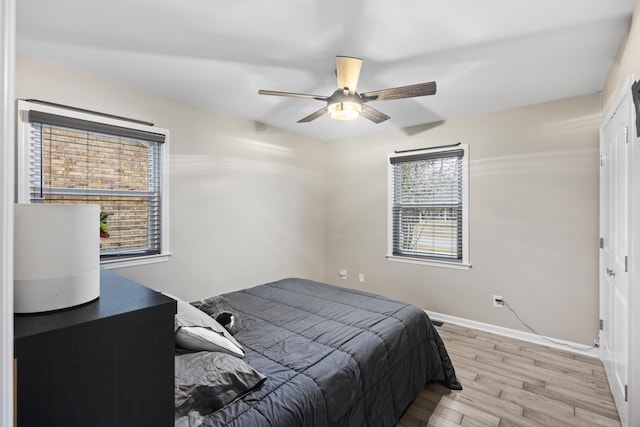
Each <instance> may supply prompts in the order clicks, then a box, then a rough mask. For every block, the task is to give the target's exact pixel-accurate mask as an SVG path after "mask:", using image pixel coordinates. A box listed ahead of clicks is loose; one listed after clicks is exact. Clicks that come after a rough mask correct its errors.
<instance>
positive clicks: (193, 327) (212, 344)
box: [165, 294, 244, 357]
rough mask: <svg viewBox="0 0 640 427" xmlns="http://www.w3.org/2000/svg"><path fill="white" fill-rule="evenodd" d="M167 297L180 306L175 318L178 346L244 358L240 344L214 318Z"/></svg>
mask: <svg viewBox="0 0 640 427" xmlns="http://www.w3.org/2000/svg"><path fill="white" fill-rule="evenodd" d="M165 295H167V296H168V297H170V298H173V299H175V300H176V302H177V305H178V312H177V313H176V316H175V331H176V344H178V345H179V346H180V347H183V348H186V349H187V350H195V351H202V350H206V351H220V352H223V353H229V354H232V355H233V356H236V357H244V350H243V348H242V346H241V345H240V343H238V341H236V339H235V338H234V337H233V335H231V334H230V333H229V331H227V330H226V329H225V328H224V327H223V326H222V325H221V324H220V323H218V322H217V321H216V320H215V319H214V318H212V317H210V316H209V315H207V313H205V312H203V311H201V310H198V309H197V308H195V307H194V306H192V305H191V304H189V303H187V302H185V301H182V300H181V299H180V298H176V297H175V296H173V295H168V294H165Z"/></svg>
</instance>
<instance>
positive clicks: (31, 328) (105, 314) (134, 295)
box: [14, 269, 176, 340]
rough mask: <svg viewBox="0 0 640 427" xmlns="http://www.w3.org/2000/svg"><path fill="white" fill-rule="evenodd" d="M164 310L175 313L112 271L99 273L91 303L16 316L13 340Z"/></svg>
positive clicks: (167, 302)
mask: <svg viewBox="0 0 640 427" xmlns="http://www.w3.org/2000/svg"><path fill="white" fill-rule="evenodd" d="M161 306H166V309H170V310H173V313H175V312H176V302H175V301H174V300H173V299H171V298H169V297H166V296H165V295H163V294H161V293H160V292H157V291H154V290H152V289H149V288H147V287H145V286H142V285H140V284H138V283H136V282H134V281H132V280H129V279H127V278H124V277H122V276H120V275H119V274H116V273H114V272H112V271H109V270H105V269H101V270H100V297H99V298H98V299H96V300H94V301H92V302H89V303H86V304H83V305H80V306H77V307H72V308H68V309H63V310H57V311H53V312H48V313H40V314H16V315H15V316H14V339H16V340H19V339H20V338H26V337H30V336H33V335H37V334H41V333H46V332H51V331H55V330H58V329H64V328H68V327H72V326H76V325H80V324H83V323H87V322H91V321H95V320H101V319H106V318H110V317H114V316H118V315H122V314H125V313H130V312H134V311H138V310H145V309H149V308H153V307H161Z"/></svg>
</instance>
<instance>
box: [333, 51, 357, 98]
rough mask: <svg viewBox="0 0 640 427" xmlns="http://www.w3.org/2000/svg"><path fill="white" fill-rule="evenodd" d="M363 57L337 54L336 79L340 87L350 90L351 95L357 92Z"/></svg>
mask: <svg viewBox="0 0 640 427" xmlns="http://www.w3.org/2000/svg"><path fill="white" fill-rule="evenodd" d="M361 68H362V59H360V58H353V57H351V56H336V80H337V81H338V89H345V88H347V89H348V90H349V95H353V94H354V93H356V87H357V86H358V79H359V78H360V69H361Z"/></svg>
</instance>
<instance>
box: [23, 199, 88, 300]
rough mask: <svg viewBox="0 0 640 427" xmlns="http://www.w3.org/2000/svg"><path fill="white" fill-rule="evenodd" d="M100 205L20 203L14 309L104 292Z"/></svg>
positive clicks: (86, 298) (85, 297) (79, 298)
mask: <svg viewBox="0 0 640 427" xmlns="http://www.w3.org/2000/svg"><path fill="white" fill-rule="evenodd" d="M99 224H100V206H98V205H79V204H78V205H60V204H17V205H15V207H14V272H13V273H14V291H13V294H14V300H13V301H14V312H15V313H40V312H46V311H52V310H59V309H63V308H68V307H73V306H77V305H80V304H84V303H87V302H90V301H93V300H95V299H96V298H98V297H99V296H100V234H99Z"/></svg>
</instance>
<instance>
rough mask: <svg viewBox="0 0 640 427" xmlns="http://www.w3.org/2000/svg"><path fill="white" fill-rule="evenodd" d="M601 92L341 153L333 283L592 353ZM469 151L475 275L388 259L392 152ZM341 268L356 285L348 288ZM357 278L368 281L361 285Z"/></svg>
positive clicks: (334, 162)
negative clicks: (457, 147)
mask: <svg viewBox="0 0 640 427" xmlns="http://www.w3.org/2000/svg"><path fill="white" fill-rule="evenodd" d="M599 106H600V98H599V96H598V95H597V94H594V95H589V96H583V97H578V98H572V99H567V100H562V101H558V102H552V103H547V104H541V105H535V106H530V107H525V108H519V109H514V110H508V111H504V112H498V113H493V114H487V115H482V116H475V117H470V118H465V119H460V120H452V121H449V122H446V123H444V124H442V125H440V126H436V127H432V128H428V127H425V128H424V129H420V128H412V129H408V130H405V131H403V130H399V131H397V132H394V133H388V134H385V135H381V136H377V137H368V138H363V139H357V140H350V141H340V142H336V143H332V144H331V147H330V154H329V185H328V193H327V194H328V202H327V215H328V216H327V218H328V219H327V278H328V280H329V281H330V282H331V283H334V284H338V285H346V286H350V287H355V288H361V289H364V290H369V291H373V292H378V293H382V294H386V295H390V296H392V297H397V298H400V299H403V300H407V301H410V302H413V303H415V304H417V305H419V306H421V307H422V308H424V309H427V310H431V311H435V312H440V313H443V314H447V315H452V316H457V317H462V318H466V319H471V320H475V321H479V322H485V323H490V324H494V325H499V326H503V327H507V328H513V329H519V330H525V329H524V328H523V326H522V325H521V324H520V323H519V322H518V321H517V320H516V319H515V318H514V316H513V315H512V314H511V313H510V312H509V311H508V310H506V309H495V308H493V306H492V295H493V294H499V295H502V296H503V297H504V298H505V299H506V301H507V302H508V303H509V304H510V305H511V306H512V307H513V308H514V309H516V311H517V312H518V313H519V314H520V316H521V317H522V318H523V319H525V320H526V321H528V322H529V323H530V325H531V326H532V327H534V328H535V329H537V330H538V331H539V332H540V333H541V334H543V335H547V336H551V337H555V338H559V339H564V340H569V341H573V342H579V343H582V344H592V343H593V340H594V339H595V338H596V337H597V332H598V320H597V319H598V186H599V184H598V125H599ZM455 142H462V143H466V144H468V145H469V159H470V260H471V264H472V265H473V267H472V268H471V269H470V270H469V271H459V270H451V269H445V268H438V267H428V266H423V265H413V264H404V263H397V262H391V261H387V260H386V259H385V250H386V245H387V154H388V153H390V152H392V151H394V150H404V149H412V148H420V147H428V146H435V145H442V144H451V143H455ZM341 268H346V269H347V270H348V273H349V275H348V278H347V280H342V279H339V278H338V271H339V269H341ZM358 273H364V274H365V280H366V281H365V283H364V284H360V283H358V280H357V279H358Z"/></svg>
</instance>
